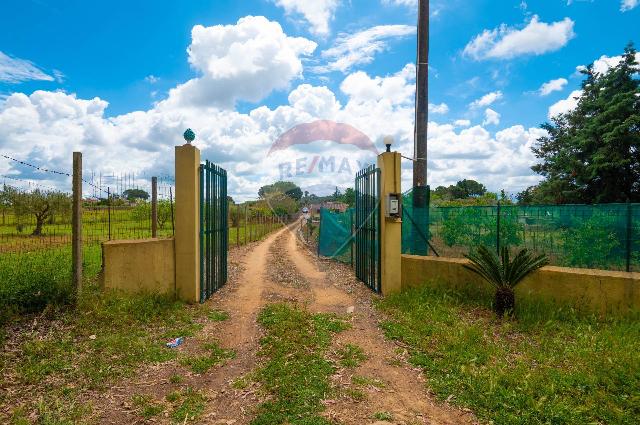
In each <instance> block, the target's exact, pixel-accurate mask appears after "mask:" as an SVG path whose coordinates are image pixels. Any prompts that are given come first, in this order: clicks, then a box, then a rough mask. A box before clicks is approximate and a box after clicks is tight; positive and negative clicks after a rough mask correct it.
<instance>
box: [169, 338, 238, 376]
mask: <svg viewBox="0 0 640 425" xmlns="http://www.w3.org/2000/svg"><path fill="white" fill-rule="evenodd" d="M203 348H204V349H205V351H206V352H207V353H206V354H204V355H198V356H189V357H183V358H182V359H180V364H181V365H183V366H188V367H189V368H191V370H192V371H193V372H194V373H197V374H199V375H202V374H203V373H206V372H208V371H209V369H211V368H212V367H214V366H216V365H218V364H221V363H222V362H224V361H225V360H227V359H232V358H234V357H235V355H236V353H235V352H234V351H233V350H225V349H224V348H220V346H219V345H218V343H217V342H211V343H208V344H205V345H204V346H203Z"/></svg>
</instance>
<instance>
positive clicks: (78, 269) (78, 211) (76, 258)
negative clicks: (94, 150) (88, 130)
mask: <svg viewBox="0 0 640 425" xmlns="http://www.w3.org/2000/svg"><path fill="white" fill-rule="evenodd" d="M72 185H73V195H72V196H73V212H72V218H71V223H72V224H71V235H72V236H71V238H72V246H71V258H72V279H73V286H74V288H75V290H76V293H78V292H80V291H81V290H82V152H74V153H73V177H72Z"/></svg>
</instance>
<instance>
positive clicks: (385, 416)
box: [373, 412, 393, 421]
mask: <svg viewBox="0 0 640 425" xmlns="http://www.w3.org/2000/svg"><path fill="white" fill-rule="evenodd" d="M373 419H377V420H379V421H391V420H393V415H392V414H391V413H389V412H376V413H374V414H373Z"/></svg>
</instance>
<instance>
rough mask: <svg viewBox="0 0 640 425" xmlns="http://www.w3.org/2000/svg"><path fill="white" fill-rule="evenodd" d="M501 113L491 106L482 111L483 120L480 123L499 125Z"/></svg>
mask: <svg viewBox="0 0 640 425" xmlns="http://www.w3.org/2000/svg"><path fill="white" fill-rule="evenodd" d="M500 117H501V115H500V114H499V113H497V112H496V111H494V110H493V109H491V108H487V109H485V111H484V121H483V122H482V125H499V124H500Z"/></svg>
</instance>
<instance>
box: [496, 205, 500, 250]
mask: <svg viewBox="0 0 640 425" xmlns="http://www.w3.org/2000/svg"><path fill="white" fill-rule="evenodd" d="M500 207H501V205H500V201H498V216H497V217H496V250H497V252H498V256H499V255H500Z"/></svg>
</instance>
